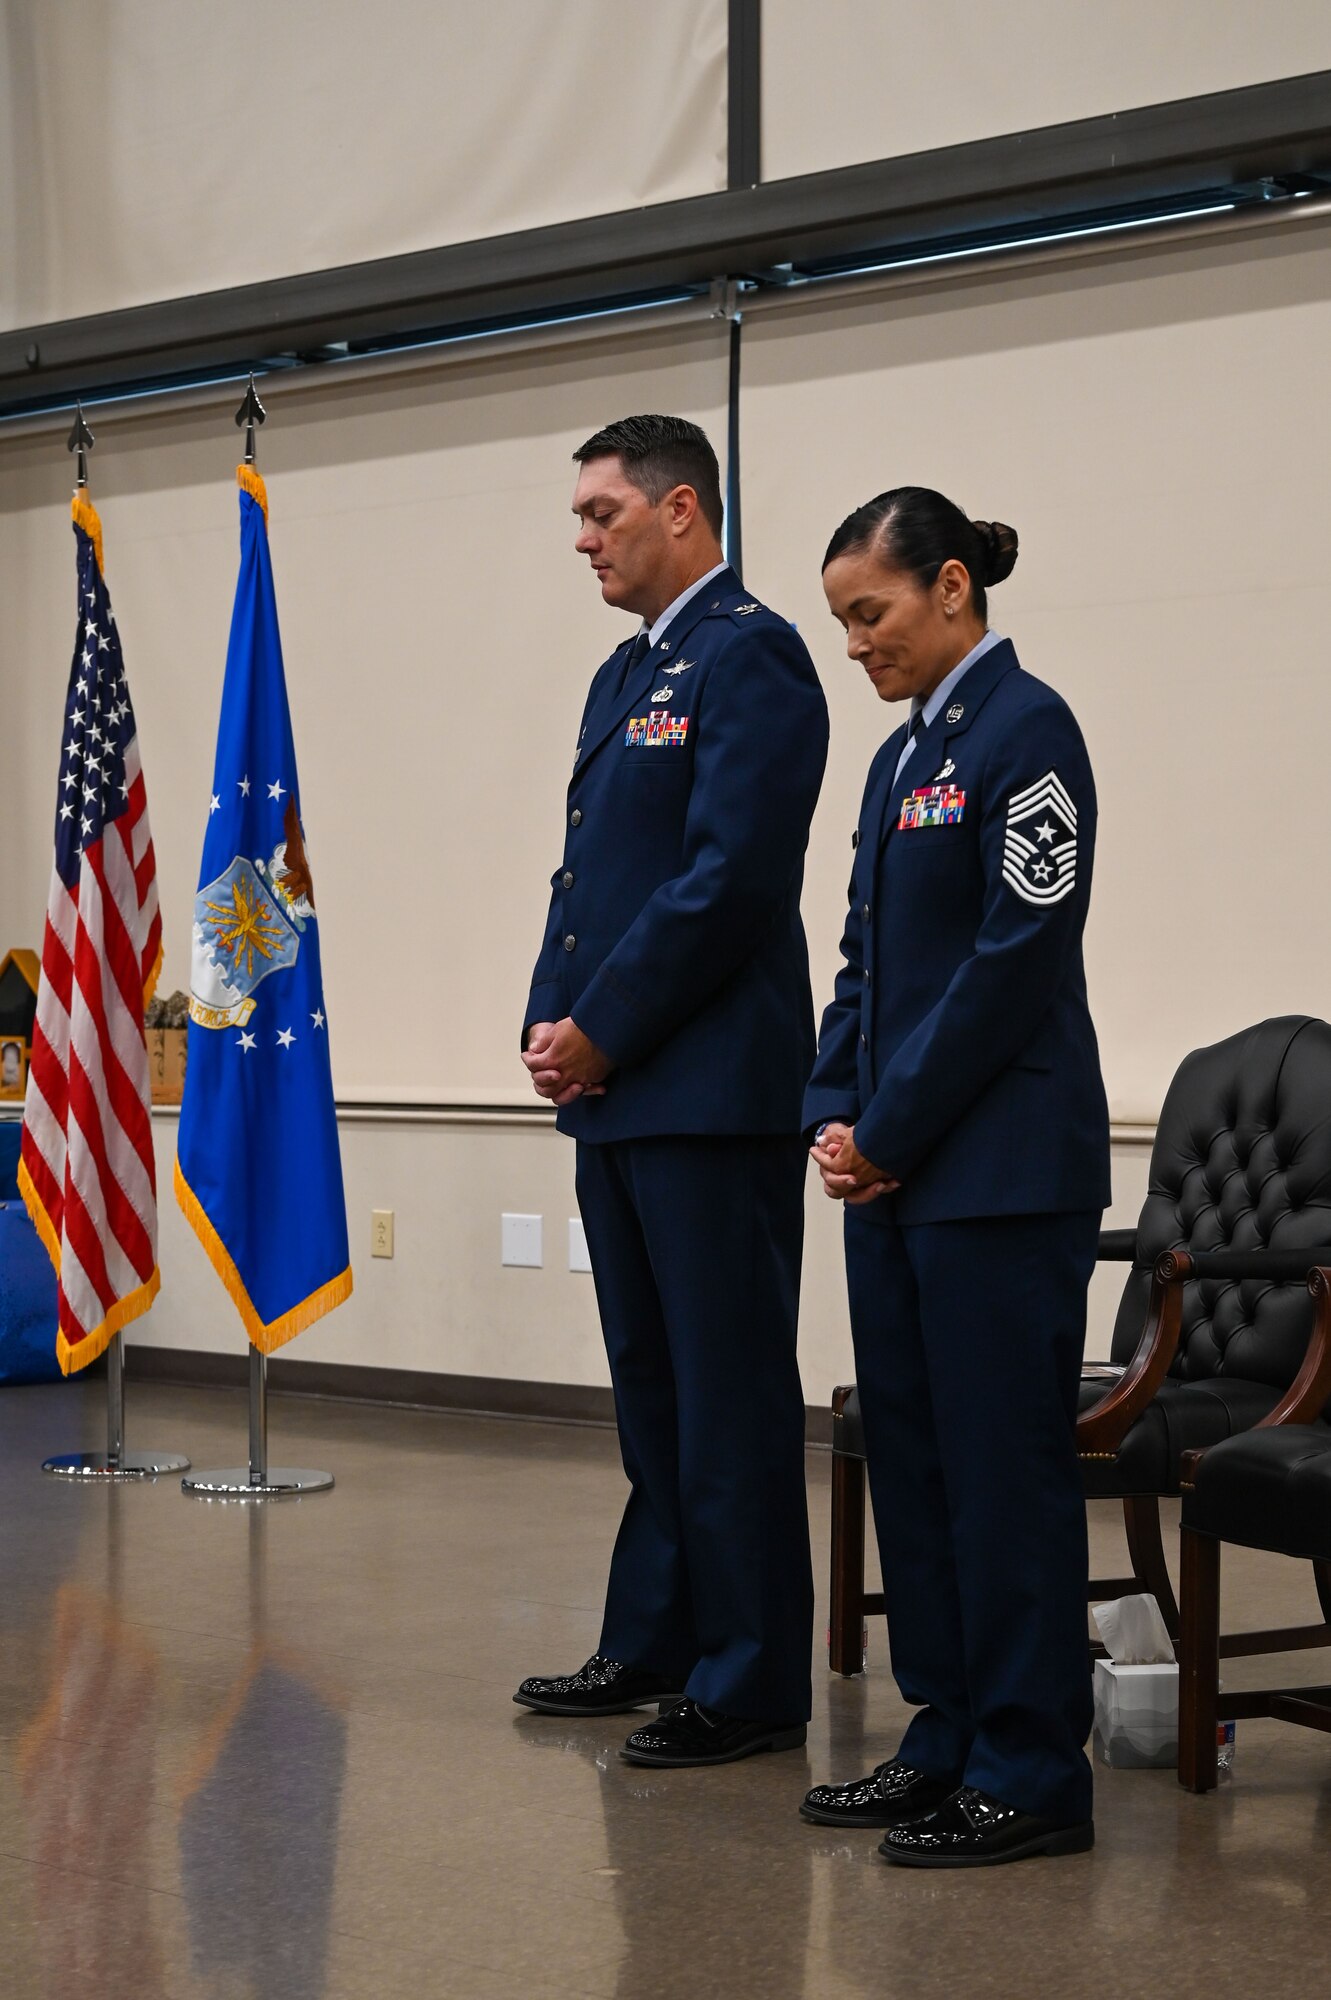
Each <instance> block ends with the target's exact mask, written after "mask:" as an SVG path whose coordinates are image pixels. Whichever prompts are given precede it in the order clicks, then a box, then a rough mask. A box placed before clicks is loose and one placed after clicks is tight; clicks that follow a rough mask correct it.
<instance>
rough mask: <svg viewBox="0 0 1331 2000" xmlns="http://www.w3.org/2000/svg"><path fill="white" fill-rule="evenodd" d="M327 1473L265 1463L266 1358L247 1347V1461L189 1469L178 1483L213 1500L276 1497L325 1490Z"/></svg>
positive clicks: (329, 1477) (330, 1480)
mask: <svg viewBox="0 0 1331 2000" xmlns="http://www.w3.org/2000/svg"><path fill="white" fill-rule="evenodd" d="M332 1484H333V1475H332V1473H331V1472H312V1471H310V1470H309V1469H308V1468H307V1467H305V1466H299V1465H272V1466H270V1465H269V1463H268V1357H267V1355H266V1354H262V1353H260V1351H259V1349H258V1348H257V1347H251V1348H250V1462H249V1464H248V1465H224V1466H222V1467H221V1468H220V1469H219V1470H218V1471H215V1472H191V1473H190V1474H189V1475H188V1477H187V1478H185V1479H182V1480H181V1482H180V1489H181V1491H182V1493H198V1494H201V1495H202V1496H203V1498H204V1499H214V1500H280V1499H282V1498H283V1496H284V1495H287V1494H293V1493H296V1494H299V1493H326V1492H327V1491H328V1489H329V1487H330V1486H331V1485H332Z"/></svg>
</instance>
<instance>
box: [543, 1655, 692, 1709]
mask: <svg viewBox="0 0 1331 2000" xmlns="http://www.w3.org/2000/svg"><path fill="white" fill-rule="evenodd" d="M679 1698H680V1688H679V1684H678V1682H677V1681H675V1680H672V1679H671V1678H670V1676H669V1675H668V1674H654V1673H650V1672H648V1670H647V1669H646V1668H645V1667H626V1666H625V1665H624V1663H623V1662H622V1660H608V1659H607V1658H606V1657H605V1655H604V1653H593V1654H592V1656H591V1658H590V1660H588V1662H587V1664H586V1666H584V1667H579V1668H578V1671H577V1673H576V1674H552V1675H550V1676H549V1677H548V1678H546V1679H541V1678H539V1677H538V1676H533V1677H532V1679H531V1680H526V1681H524V1682H523V1683H522V1686H521V1687H520V1688H519V1689H518V1691H517V1693H516V1694H515V1695H514V1697H513V1699H514V1701H516V1702H517V1703H518V1704H519V1705H520V1706H521V1707H522V1708H534V1709H536V1710H537V1711H538V1713H539V1714H541V1715H627V1714H629V1712H630V1711H631V1710H632V1709H635V1708H643V1707H645V1706H646V1704H647V1703H648V1702H652V1701H678V1700H679Z"/></svg>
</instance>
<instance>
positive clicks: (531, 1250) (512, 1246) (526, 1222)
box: [499, 1215, 545, 1271]
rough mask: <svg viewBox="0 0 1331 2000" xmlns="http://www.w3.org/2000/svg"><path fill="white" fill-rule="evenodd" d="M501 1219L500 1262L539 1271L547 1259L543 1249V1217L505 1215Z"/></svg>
mask: <svg viewBox="0 0 1331 2000" xmlns="http://www.w3.org/2000/svg"><path fill="white" fill-rule="evenodd" d="M499 1220H500V1237H499V1240H500V1262H501V1263H502V1264H515V1265H517V1266H518V1267H519V1268H521V1269H526V1270H535V1271H539V1270H540V1268H541V1265H542V1264H543V1262H544V1261H545V1260H544V1257H543V1255H542V1250H541V1222H542V1218H541V1217H540V1216H539V1215H503V1216H501V1217H500V1219H499Z"/></svg>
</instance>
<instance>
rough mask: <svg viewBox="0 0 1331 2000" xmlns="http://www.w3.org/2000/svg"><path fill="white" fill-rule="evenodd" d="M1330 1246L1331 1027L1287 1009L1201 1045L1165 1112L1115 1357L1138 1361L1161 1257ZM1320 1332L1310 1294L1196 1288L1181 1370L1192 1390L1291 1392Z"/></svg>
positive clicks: (1186, 1309)
mask: <svg viewBox="0 0 1331 2000" xmlns="http://www.w3.org/2000/svg"><path fill="white" fill-rule="evenodd" d="M1328 1243H1331V1025H1328V1024H1327V1022H1325V1021H1318V1020H1315V1019H1313V1018H1312V1017H1311V1016H1309V1015H1307V1014H1286V1015H1282V1016H1281V1017H1280V1018H1279V1019H1278V1020H1274V1021H1260V1022H1258V1024H1257V1026H1256V1027H1255V1028H1245V1029H1244V1030H1243V1032H1242V1033H1241V1034H1238V1035H1231V1036H1230V1037H1229V1038H1228V1040H1226V1041H1223V1042H1217V1043H1216V1044H1215V1046H1214V1047H1213V1048H1209V1049H1196V1050H1194V1052H1193V1053H1192V1054H1191V1055H1190V1056H1188V1057H1187V1058H1186V1059H1185V1060H1184V1062H1183V1063H1182V1064H1181V1065H1180V1067H1179V1070H1178V1073H1177V1075H1176V1076H1175V1078H1174V1081H1173V1082H1172V1083H1171V1084H1170V1086H1169V1093H1168V1095H1167V1097H1166V1098H1165V1103H1164V1108H1163V1110H1162V1111H1161V1113H1160V1123H1159V1126H1158V1128H1157V1130H1156V1139H1155V1150H1154V1151H1153V1153H1152V1154H1151V1180H1150V1187H1149V1190H1148V1192H1147V1196H1146V1201H1145V1204H1144V1206H1143V1208H1142V1212H1141V1218H1140V1221H1139V1223H1138V1225H1137V1256H1136V1262H1135V1265H1134V1268H1133V1271H1132V1274H1131V1276H1130V1277H1129V1279H1128V1282H1127V1285H1126V1286H1125V1288H1124V1292H1123V1299H1122V1303H1121V1304H1120V1306H1119V1309H1118V1318H1117V1321H1116V1322H1115V1326H1114V1344H1113V1356H1114V1359H1115V1360H1116V1361H1127V1360H1128V1359H1129V1358H1130V1356H1131V1355H1132V1352H1133V1350H1134V1348H1135V1347H1136V1345H1137V1342H1138V1339H1139V1338H1140V1335H1141V1330H1142V1324H1143V1320H1144V1317H1145V1312H1146V1303H1147V1296H1148V1293H1149V1290H1150V1267H1151V1265H1152V1264H1153V1263H1154V1261H1155V1259H1156V1258H1157V1257H1158V1256H1159V1255H1160V1253H1161V1252H1162V1251H1163V1250H1301V1249H1304V1248H1307V1249H1309V1250H1315V1249H1321V1248H1324V1247H1325V1246H1326V1245H1327V1244H1328ZM1309 1261H1310V1262H1311V1261H1312V1260H1311V1259H1310V1260H1309ZM1311 1329H1312V1302H1311V1300H1310V1299H1309V1297H1308V1294H1307V1292H1306V1291H1304V1289H1303V1287H1302V1286H1301V1285H1271V1284H1267V1283H1264V1282H1255V1281H1245V1282H1243V1283H1239V1284H1235V1283H1215V1282H1209V1281H1208V1282H1202V1283H1196V1284H1191V1285H1189V1286H1187V1288H1186V1290H1185V1293H1184V1303H1183V1333H1182V1337H1181V1339H1180V1341H1179V1349H1178V1354H1177V1356H1176V1358H1175V1362H1174V1366H1173V1369H1172V1370H1171V1373H1172V1374H1173V1376H1174V1377H1175V1378H1176V1379H1177V1380H1180V1381H1184V1382H1196V1381H1201V1380H1204V1379H1206V1378H1207V1377H1212V1376H1218V1375H1225V1376H1237V1377H1240V1378H1241V1379H1242V1380H1244V1381H1248V1382H1262V1383H1265V1384H1267V1385H1269V1386H1270V1387H1272V1388H1277V1389H1285V1388H1288V1386H1289V1384H1290V1383H1291V1382H1292V1381H1293V1379H1294V1377H1295V1375H1296V1374H1297V1373H1298V1369H1299V1364H1300V1362H1301V1361H1302V1360H1303V1355H1304V1350H1305V1348H1306V1347H1307V1344H1308V1336H1309V1333H1310V1332H1311Z"/></svg>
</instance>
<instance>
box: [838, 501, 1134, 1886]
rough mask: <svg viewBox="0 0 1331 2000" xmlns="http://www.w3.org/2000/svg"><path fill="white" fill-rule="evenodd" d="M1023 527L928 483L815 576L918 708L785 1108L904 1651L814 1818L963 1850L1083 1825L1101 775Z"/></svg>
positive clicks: (873, 785)
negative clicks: (1086, 1346)
mask: <svg viewBox="0 0 1331 2000" xmlns="http://www.w3.org/2000/svg"><path fill="white" fill-rule="evenodd" d="M1016 555H1017V537H1016V535H1015V534H1014V533H1013V531H1012V530H1011V529H1010V528H1006V527H1003V526H1001V525H1000V524H998V523H989V522H983V521H971V520H968V519H967V517H966V516H965V515H964V514H963V513H962V512H961V511H960V510H959V509H958V508H957V507H955V506H954V505H953V504H952V503H951V501H949V500H946V499H944V497H943V496H942V495H941V494H939V493H934V492H931V491H929V490H928V489H926V488H920V487H899V488H897V489H895V490H894V491H893V492H890V493H884V494H880V495H879V497H878V498H877V499H876V500H871V501H870V502H869V503H868V504H867V505H866V506H864V507H861V508H859V509H858V510H857V511H856V512H855V513H854V514H852V515H851V516H850V517H849V519H848V520H846V521H844V522H843V523H842V525H841V527H840V528H838V530H837V532H836V534H835V535H834V536H833V537H832V541H831V545H830V547H829V548H828V551H827V555H826V557H825V559H824V564H823V585H824V588H825V590H826V594H827V600H828V603H829V605H830V607H831V609H832V612H833V614H834V616H835V617H836V618H837V619H838V620H839V622H840V623H841V625H842V626H843V627H844V628H845V631H846V636H847V651H848V653H849V655H850V657H851V659H852V660H854V661H857V662H858V663H859V664H860V666H862V667H863V669H864V671H865V673H866V674H867V675H868V678H869V680H870V682H871V684H872V686H873V688H874V691H875V692H876V694H877V695H878V697H879V699H880V700H881V701H887V702H902V703H909V716H908V719H907V720H906V721H905V722H903V724H902V725H901V727H900V728H898V729H897V730H896V731H895V732H894V733H893V734H892V735H891V736H890V737H889V738H888V740H887V742H886V743H885V744H884V745H883V746H882V748H881V749H880V750H879V752H878V754H877V756H876V757H875V758H874V761H873V763H872V765H871V766H870V770H869V779H868V784H867V786H866V788H865V793H864V803H863V807H862V809H861V813H860V821H859V827H858V829H857V831H856V834H855V836H854V847H855V856H854V871H853V874H852V878H851V887H850V907H849V914H848V917H847V920H846V932H845V936H844V938H843V940H842V947H841V949H842V953H843V958H844V963H843V965H842V967H841V970H840V973H839V974H838V977H837V982H836V990H835V996H834V998H833V1000H832V1003H831V1005H830V1006H829V1007H828V1009H827V1011H826V1013H825V1015H824V1016H823V1022H822V1029H821V1034H820V1037H819V1048H818V1060H817V1064H816V1067H815V1069H814V1073H813V1077H812V1080H811V1082H810V1085H809V1090H808V1095H807V1097H806V1099H805V1109H804V1118H805V1124H806V1127H807V1128H808V1130H809V1131H810V1133H811V1134H812V1135H813V1137H814V1147H813V1158H814V1160H815V1162H816V1163H817V1166H818V1168H819V1171H820V1173H821V1174H822V1177H823V1184H824V1187H825V1189H826V1192H827V1193H828V1194H829V1195H830V1196H832V1197H833V1198H834V1199H836V1200H839V1201H842V1202H843V1203H844V1204H845V1211H846V1212H845V1239H846V1271H847V1282H848V1286H849V1292H850V1308H851V1323H852V1329H853V1334H854V1343H855V1365H856V1378H857V1381H858V1384H859V1393H860V1403H861V1408H862V1412H863V1420H864V1433H865V1441H866V1449H867V1453H868V1461H869V1483H870V1490H871V1493H872V1496H873V1511H874V1520H875V1525H876V1527H877V1532H878V1538H879V1547H880V1552H881V1557H882V1571H883V1585H884V1591H885V1594H886V1600H887V1617H888V1629H889V1637H890V1642H891V1649H892V1668H893V1673H894V1675H895V1677H896V1680H897V1683H898V1685H899V1687H900V1689H901V1692H902V1694H903V1695H904V1697H905V1699H906V1700H907V1701H908V1702H910V1703H912V1704H914V1705H915V1706H916V1707H917V1709H918V1713H917V1714H916V1715H915V1716H914V1718H913V1719H912V1721H911V1723H910V1726H909V1728H908V1729H907V1731H906V1734H905V1736H904V1738H903V1740H902V1742H901V1744H900V1746H899V1748H898V1750H897V1753H896V1755H895V1756H894V1757H892V1758H890V1759H889V1760H888V1761H887V1762H886V1763H885V1764H880V1765H879V1766H878V1767H877V1769H876V1770H875V1771H874V1772H872V1773H871V1774H870V1776H869V1777H867V1778H862V1779H859V1780H856V1781H855V1782H853V1783H851V1784H839V1785H820V1786H817V1787H815V1789H814V1790H813V1791H812V1792H810V1793H809V1794H808V1796H807V1798H806V1799H805V1802H804V1807H803V1813H804V1817H805V1818H806V1819H810V1820H813V1821H815V1822H817V1823H821V1824H832V1825H839V1826H847V1825H849V1826H866V1827H867V1826H873V1827H880V1828H883V1829H885V1834H884V1839H883V1843H882V1846H881V1848H880V1852H881V1853H882V1854H883V1855H884V1856H885V1857H886V1858H887V1859H888V1860H891V1861H897V1862H904V1863H906V1864H908V1865H915V1866H925V1867H940V1866H943V1867H956V1866H979V1865H985V1864H989V1863H993V1862H998V1861H1008V1860H1015V1859H1017V1858H1018V1857H1019V1856H1023V1855H1028V1854H1039V1853H1069V1852H1077V1851H1080V1850H1082V1849H1084V1848H1087V1847H1090V1846H1091V1844H1092V1841H1093V1838H1094V1833H1093V1825H1092V1817H1091V1772H1090V1766H1089V1764H1088V1762H1087V1759H1086V1755H1085V1749H1084V1745H1085V1741H1086V1737H1087V1735H1088V1733H1089V1730H1090V1724H1091V1683H1090V1667H1089V1657H1088V1649H1087V1632H1086V1590H1087V1550H1086V1510H1085V1502H1084V1499H1083V1494H1082V1483H1081V1478H1080V1473H1079V1469H1078V1464H1077V1457H1076V1449H1075V1434H1074V1425H1075V1413H1076V1399H1077V1384H1078V1378H1079V1374H1080V1368H1081V1360H1082V1347H1083V1341H1084V1337H1085V1324H1086V1294H1087V1287H1088V1284H1089V1281H1090V1276H1091V1271H1092V1269H1093V1266H1094V1261H1095V1250H1096V1236H1097V1233H1098V1230H1099V1226H1100V1218H1101V1213H1102V1211H1103V1209H1104V1207H1105V1205H1106V1204H1107V1202H1108V1200H1109V1119H1108V1111H1107V1107H1106V1103H1105V1093H1104V1086H1103V1083H1102V1081H1101V1076H1100V1064H1099V1056H1098V1052H1097V1048H1096V1040H1095V1031H1094V1028H1093V1027H1092V1025H1091V1018H1090V1013H1089V1011H1088V1008H1087V1003H1086V982H1085V974H1084V971H1083V966H1082V930H1083V927H1084V925H1085V921H1086V912H1087V906H1088V902H1089V898H1090V888H1091V865H1092V859H1093V854H1094V846H1095V789H1094V784H1093V781H1092V777H1091V769H1090V764H1089V761H1088V759H1087V755H1086V747H1085V744H1084V743H1083V741H1082V737H1081V732H1080V730H1079V729H1078V727H1077V724H1076V721H1075V719H1074V718H1073V716H1072V714H1071V712H1070V710H1069V709H1068V707H1067V704H1066V703H1065V702H1064V701H1063V700H1062V698H1061V697H1060V696H1059V695H1058V694H1056V693H1055V692H1054V690H1053V689H1052V688H1050V687H1046V686H1045V685H1044V684H1043V683H1042V682H1040V681H1038V680H1036V679H1034V678H1033V677H1032V676H1031V675H1029V674H1027V673H1025V672H1024V671H1023V670H1022V668H1021V667H1020V666H1019V665H1018V662H1017V656H1016V652H1015V650H1014V649H1013V646H1012V644H1011V642H1010V641H1008V640H1006V639H1001V638H999V637H998V635H997V634H996V633H994V632H991V631H990V630H989V629H988V622H987V619H988V612H987V600H986V590H987V587H988V586H990V585H992V584H995V583H997V582H999V581H1001V579H1002V578H1003V577H1005V576H1007V575H1008V574H1009V573H1010V571H1011V569H1012V566H1013V564H1014V562H1015V561H1016Z"/></svg>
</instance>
